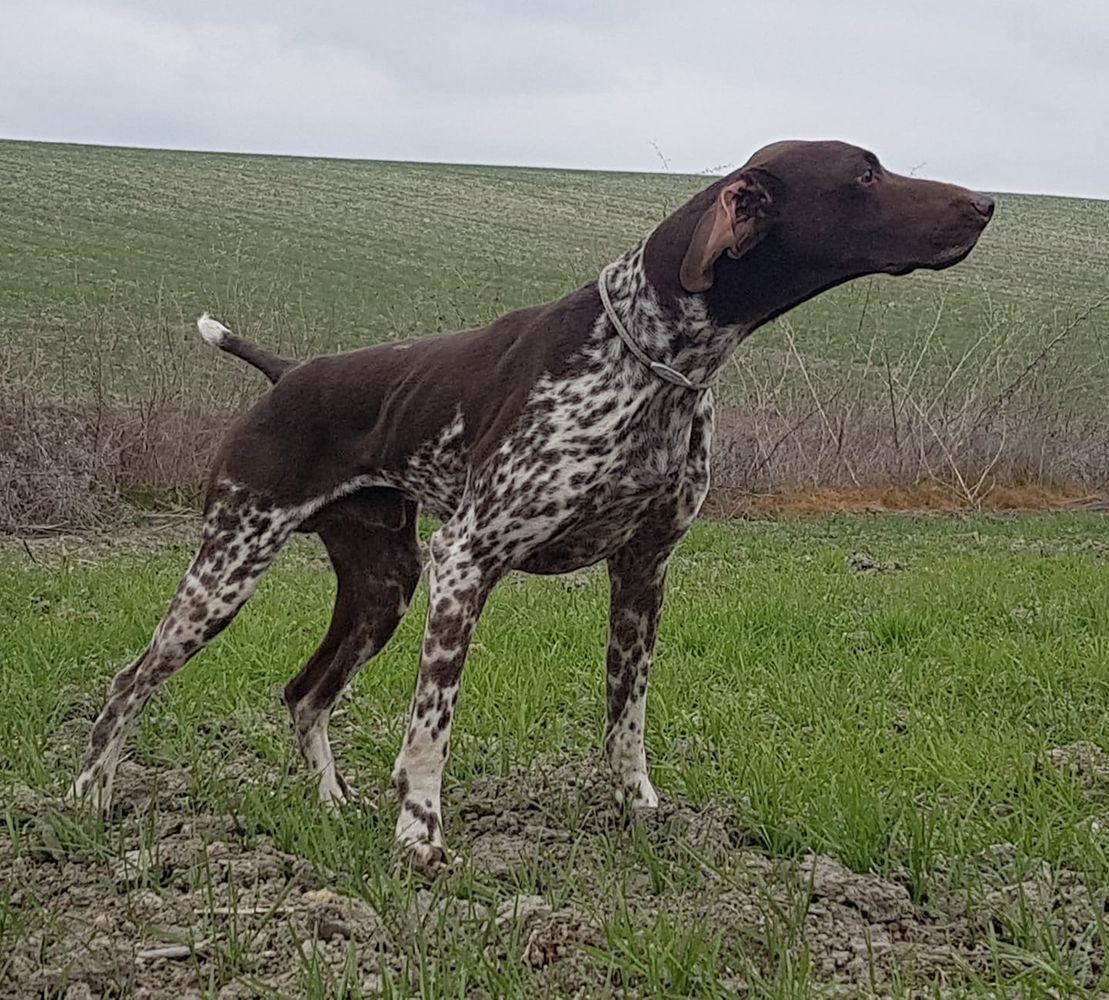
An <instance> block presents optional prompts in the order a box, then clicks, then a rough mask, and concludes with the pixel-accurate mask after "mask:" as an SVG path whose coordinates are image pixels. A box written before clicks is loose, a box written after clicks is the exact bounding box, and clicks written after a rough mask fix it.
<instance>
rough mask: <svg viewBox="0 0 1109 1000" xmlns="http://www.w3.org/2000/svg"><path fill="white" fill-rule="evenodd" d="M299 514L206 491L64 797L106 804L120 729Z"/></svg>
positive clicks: (239, 601)
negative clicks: (184, 553)
mask: <svg viewBox="0 0 1109 1000" xmlns="http://www.w3.org/2000/svg"><path fill="white" fill-rule="evenodd" d="M300 517H301V515H300V514H299V513H298V512H296V511H290V510H286V509H279V508H274V507H272V506H269V505H267V504H265V503H263V502H261V501H259V500H258V499H257V498H256V497H252V496H251V495H250V494H248V493H247V492H246V491H244V490H242V489H241V488H239V487H236V486H233V485H230V484H220V485H218V486H216V487H215V488H214V489H213V491H212V493H211V495H210V496H209V499H208V503H207V507H206V511H205V520H204V530H203V536H202V540H201V544H200V548H199V550H198V551H197V554H196V556H195V557H194V558H193V561H192V564H191V565H190V566H189V569H188V571H187V572H186V574H185V577H184V579H182V581H181V583H180V584H179V585H178V587H177V592H176V593H175V594H174V597H173V600H172V601H171V602H170V606H169V610H168V611H167V612H166V614H165V617H164V618H163V619H162V621H161V623H160V624H159V625H158V627H157V628H156V629H155V631H154V635H153V637H152V638H151V640H150V644H149V645H148V646H147V647H146V649H145V650H143V652H142V653H141V654H140V655H139V657H138V659H136V660H135V662H134V663H132V664H131V665H130V666H129V667H127V668H126V669H125V670H123V671H121V672H120V673H119V674H117V675H116V678H115V680H114V681H113V683H112V690H111V695H110V696H109V698H108V703H107V704H106V705H105V706H104V710H103V711H102V712H101V713H100V716H99V718H97V720H96V722H95V724H94V725H93V727H92V733H91V735H90V736H89V745H88V749H87V751H86V753H85V756H84V758H83V760H82V762H81V770H80V773H79V774H78V776H77V779H76V780H75V781H74V783H73V787H72V788H71V789H70V796H71V798H73V799H75V800H82V799H87V800H88V801H89V803H90V804H91V805H93V806H94V807H96V808H100V809H106V808H107V807H108V805H109V804H110V801H111V794H112V781H113V778H114V777H115V770H116V765H117V764H118V762H119V753H120V749H121V747H122V746H123V741H124V739H125V738H126V736H127V732H128V730H129V729H130V727H131V726H132V725H133V724H134V722H135V720H136V719H138V717H139V715H140V714H141V713H142V711H143V709H144V708H145V707H146V704H147V702H149V701H150V698H151V696H152V695H153V694H154V692H155V691H156V690H157V689H158V688H159V687H160V686H161V685H162V684H163V683H164V682H165V681H166V680H167V679H168V678H169V677H170V676H171V675H172V674H173V673H175V672H176V671H177V670H179V669H180V668H181V667H183V666H184V665H185V664H186V663H187V662H188V661H189V660H190V659H191V658H192V657H193V656H195V655H196V654H197V653H198V652H199V651H200V650H201V649H203V648H204V647H205V646H207V645H208V643H210V642H211V641H212V640H213V639H214V638H215V637H216V636H217V635H218V634H219V633H220V632H222V631H223V629H225V628H226V627H227V626H228V625H229V624H230V622H231V619H232V618H234V617H235V614H236V613H237V612H238V610H239V609H240V608H241V607H242V606H243V604H245V603H246V601H247V599H248V598H249V597H250V596H251V594H253V593H254V590H255V588H256V587H257V584H258V578H259V577H260V576H261V575H262V573H263V571H264V570H265V569H266V567H267V566H269V564H270V563H271V562H272V561H273V558H274V556H276V555H277V552H278V550H279V549H280V548H281V546H282V544H283V543H284V542H285V540H286V539H287V538H288V537H289V534H290V532H291V531H292V530H293V528H294V527H295V526H296V524H297V522H298V521H299V520H300Z"/></svg>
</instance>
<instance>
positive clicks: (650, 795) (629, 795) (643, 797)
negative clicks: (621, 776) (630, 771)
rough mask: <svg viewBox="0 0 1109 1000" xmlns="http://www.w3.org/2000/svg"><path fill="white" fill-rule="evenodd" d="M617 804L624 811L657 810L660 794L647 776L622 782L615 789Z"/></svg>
mask: <svg viewBox="0 0 1109 1000" xmlns="http://www.w3.org/2000/svg"><path fill="white" fill-rule="evenodd" d="M615 795H616V804H617V805H618V806H620V807H621V808H623V809H657V808H658V792H656V791H655V786H654V785H652V784H651V779H650V778H648V777H647V775H645V774H643V775H639V776H637V777H635V778H632V779H631V780H630V781H622V782H619V783H618V784H617V785H616V788H615Z"/></svg>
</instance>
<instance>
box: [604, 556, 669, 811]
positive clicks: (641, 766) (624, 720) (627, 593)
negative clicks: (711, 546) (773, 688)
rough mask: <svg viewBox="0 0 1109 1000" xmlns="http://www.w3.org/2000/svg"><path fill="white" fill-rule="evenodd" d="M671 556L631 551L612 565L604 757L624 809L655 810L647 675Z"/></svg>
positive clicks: (613, 559) (611, 559) (611, 560)
mask: <svg viewBox="0 0 1109 1000" xmlns="http://www.w3.org/2000/svg"><path fill="white" fill-rule="evenodd" d="M669 556H670V550H669V549H667V550H666V551H665V552H658V551H655V552H650V551H648V552H644V551H643V549H641V548H638V547H634V546H629V547H627V548H625V549H622V550H621V551H619V552H617V553H616V554H615V555H613V556H612V557H611V558H610V559H609V560H608V574H609V581H610V583H611V586H612V596H611V603H610V607H609V619H608V725H607V727H606V729H605V740H604V751H605V758H606V759H607V761H608V764H609V767H610V768H611V769H612V771H613V776H614V778H615V781H616V797H617V799H618V801H620V802H621V803H626V804H627V805H630V806H636V807H640V808H654V807H655V806H657V805H658V795H656V794H655V789H654V787H653V786H652V785H651V779H650V778H649V777H648V776H647V753H646V750H645V749H644V746H643V730H644V725H645V723H646V717H647V674H648V671H649V670H650V667H651V654H652V652H653V650H654V646H655V637H656V636H657V634H658V623H659V617H660V615H661V613H662V598H663V591H664V589H665V582H666V562H667V559H668V558H669Z"/></svg>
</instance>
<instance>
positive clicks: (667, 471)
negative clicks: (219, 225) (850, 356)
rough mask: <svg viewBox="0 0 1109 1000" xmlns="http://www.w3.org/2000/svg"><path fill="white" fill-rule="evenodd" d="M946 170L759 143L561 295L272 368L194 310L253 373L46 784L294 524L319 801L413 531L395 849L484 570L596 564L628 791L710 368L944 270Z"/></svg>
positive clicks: (701, 448) (116, 725) (388, 624)
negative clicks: (352, 692)
mask: <svg viewBox="0 0 1109 1000" xmlns="http://www.w3.org/2000/svg"><path fill="white" fill-rule="evenodd" d="M993 208H994V206H993V201H992V200H991V199H990V198H989V197H987V196H985V195H982V194H976V193H974V192H972V191H968V190H965V189H964V188H960V187H955V186H952V185H949V184H940V183H936V182H933V181H925V180H918V179H915V178H908V177H900V176H897V175H896V174H892V173H889V172H887V171H886V170H884V169H883V168H882V166H881V165H880V164H879V162H878V160H877V158H876V157H875V156H874V155H872V154H871V153H868V152H866V151H864V150H862V149H858V148H856V147H854V146H849V145H846V144H844V143H840V142H780V143H775V144H774V145H771V146H767V147H766V148H764V149H761V150H759V151H758V152H757V153H755V155H754V156H752V157H751V159H750V160H749V161H748V162H747V163H746V164H745V165H744V166H743V167H741V168H740V169H739V170H736V171H735V172H734V173H731V174H729V175H728V176H727V177H724V178H722V179H721V180H717V181H715V182H714V183H713V184H711V185H710V186H709V187H708V188H707V189H705V190H704V191H702V192H700V193H699V194H697V195H696V196H694V197H693V198H692V199H690V200H689V201H688V202H687V203H686V204H685V205H683V206H682V207H681V208H679V209H678V210H677V211H676V212H674V214H673V215H671V216H670V217H669V218H667V219H665V220H663V222H662V223H661V224H660V225H659V226H658V228H657V229H655V230H654V232H653V233H651V235H650V236H648V237H647V239H646V240H645V241H644V242H643V243H641V244H640V245H639V246H638V247H636V248H635V249H634V250H632V251H630V252H629V253H627V254H625V255H624V256H623V257H621V258H620V259H619V260H617V261H615V262H614V263H612V264H610V265H609V266H608V267H606V268H605V269H604V272H603V273H602V275H601V277H600V280H599V281H597V282H590V283H589V284H587V285H585V286H584V287H582V288H579V289H578V290H577V291H574V292H571V293H570V294H569V295H567V296H566V297H565V298H563V299H560V300H559V301H557V302H553V303H551V304H549V305H545V306H537V307H533V308H527V309H521V310H519V311H517V312H514V313H511V314H509V315H507V316H504V317H502V318H501V319H499V320H497V321H496V322H494V323H492V324H491V325H490V326H488V327H485V328H484V329H481V330H470V331H467V332H464V333H459V334H455V335H453V336H448V337H433V338H429V339H424V340H418V341H415V342H411V343H402V344H396V345H392V344H386V345H380V346H377V347H371V348H367V349H365V350H359V351H354V352H351V353H349V354H340V355H334V356H326V357H318V358H313V359H311V360H308V361H304V362H300V363H298V362H295V361H291V360H286V359H284V358H279V357H277V356H276V355H273V354H271V353H269V352H268V351H266V350H264V349H262V348H260V347H258V346H257V345H254V344H251V343H248V342H247V341H245V340H242V339H241V338H239V337H236V336H235V335H234V334H232V333H231V331H229V330H228V329H226V328H225V327H224V326H222V325H221V324H219V323H217V322H215V321H214V320H212V319H209V318H208V317H207V316H205V317H203V318H202V319H201V320H200V322H199V327H200V332H201V334H202V335H203V337H204V339H205V340H206V341H208V342H209V343H211V344H214V345H216V346H218V347H220V348H221V349H223V350H224V351H228V352H229V353H231V354H234V355H236V356H238V357H240V358H242V359H243V360H245V361H247V362H249V363H250V364H252V365H254V366H255V367H256V368H259V369H260V370H261V371H262V372H263V373H264V374H265V375H266V376H267V377H268V378H269V379H270V381H271V382H273V383H274V387H273V389H272V390H271V391H270V392H269V393H268V394H267V395H266V396H265V397H264V398H263V399H262V400H261V401H260V402H259V403H258V404H257V405H255V406H254V407H253V408H252V409H251V410H250V411H249V412H247V413H246V414H245V415H244V416H242V417H241V418H239V419H238V420H237V422H236V423H235V424H234V426H233V427H232V428H231V429H230V431H229V433H228V434H227V437H226V439H225V440H224V442H223V444H222V447H221V449H220V451H219V453H218V456H217V458H216V461H215V465H214V469H213V472H212V476H211V480H210V484H209V489H208V496H207V500H206V502H205V508H204V509H205V520H204V529H203V537H202V541H201V544H200V549H199V551H198V553H197V555H196V557H195V558H194V560H193V562H192V565H191V566H190V567H189V570H188V572H187V573H186V575H185V578H184V579H183V580H182V582H181V584H180V586H179V587H178V588H177V592H176V594H175V596H174V597H173V600H172V602H171V604H170V606H169V611H168V613H167V614H166V616H165V617H164V618H163V619H162V622H161V624H159V626H158V627H157V629H156V630H155V632H154V635H153V638H152V639H151V641H150V645H149V646H148V647H147V648H146V649H145V650H143V652H142V654H141V655H140V656H139V657H138V659H137V660H135V662H134V663H133V664H131V666H129V667H127V669H125V670H124V671H123V672H122V673H120V674H119V675H118V676H117V677H116V678H115V681H114V684H113V686H112V691H111V697H110V698H109V700H108V703H107V706H106V707H105V708H104V711H103V712H102V713H101V715H100V717H99V718H98V719H97V721H96V724H95V726H94V727H93V730H92V735H91V738H90V743H89V748H88V751H87V755H86V756H85V758H84V760H83V763H82V768H81V772H80V774H79V776H78V777H77V779H76V781H75V783H74V786H73V789H72V790H71V794H72V795H73V796H75V797H76V798H86V797H87V798H88V799H90V800H91V801H92V802H93V803H94V804H95V805H96V806H97V807H100V808H104V807H106V805H107V803H108V801H109V799H110V796H111V787H112V776H113V773H114V771H115V769H116V764H117V761H118V759H119V753H120V747H121V744H122V742H123V740H124V737H125V735H126V733H127V731H128V729H129V727H130V726H131V725H132V724H133V723H134V722H135V720H136V718H137V717H138V716H139V714H140V713H141V712H142V710H143V708H144V706H145V705H146V704H147V702H148V701H149V700H150V697H151V696H152V695H153V694H154V692H155V690H156V689H157V688H158V686H159V685H160V684H162V683H163V682H164V681H165V680H166V679H167V678H168V677H169V676H170V675H171V674H173V673H174V671H176V670H178V669H180V668H181V667H182V666H184V664H185V663H186V661H188V660H189V658H190V657H192V656H193V655H194V654H195V653H197V652H198V651H199V650H200V649H201V648H202V647H204V646H205V645H207V644H208V643H209V642H211V641H212V639H213V638H215V636H216V635H217V634H218V633H219V632H220V631H221V630H223V629H224V628H226V627H227V625H228V624H229V623H230V621H231V619H232V618H233V617H234V616H235V614H236V612H237V611H238V610H239V609H240V608H241V607H242V606H243V604H244V603H245V602H246V600H247V599H248V598H249V597H250V595H251V594H252V593H253V592H254V589H255V587H256V585H257V582H258V578H259V577H260V576H261V574H262V572H263V571H264V570H265V569H266V567H267V566H269V564H270V563H271V562H272V560H273V558H274V557H275V556H276V555H277V552H278V550H279V549H280V548H281V546H282V545H283V544H284V542H285V540H286V539H287V538H288V537H289V535H290V533H292V532H294V531H300V532H314V533H316V534H318V535H319V536H320V537H321V538H322V539H323V542H324V545H325V546H326V547H327V551H328V554H329V555H330V557H331V562H332V564H333V565H334V567H335V572H336V574H337V576H338V593H337V596H336V598H335V608H334V612H333V616H332V620H331V626H330V628H329V629H328V631H327V635H326V636H325V637H324V639H323V642H322V643H321V645H320V647H319V649H317V650H316V652H315V653H314V654H313V655H312V657H311V659H309V660H308V662H307V664H306V665H305V666H304V668H303V669H302V670H301V672H300V673H299V674H298V675H297V676H296V677H295V678H294V679H293V680H292V681H291V682H290V683H289V685H288V686H287V687H286V688H285V701H286V703H287V705H288V707H289V710H290V712H291V713H292V717H293V721H294V724H295V728H296V734H297V739H298V740H299V743H300V749H301V752H302V753H303V755H304V758H305V760H306V761H307V762H308V764H309V766H310V767H311V768H312V770H313V771H314V772H315V773H316V774H317V775H318V776H319V796H320V799H321V800H322V801H323V802H324V803H325V804H326V805H328V806H331V805H334V804H337V803H342V802H343V801H345V800H346V799H347V798H348V796H349V795H350V790H349V789H348V787H347V784H346V782H344V781H343V779H342V778H341V777H340V775H339V772H338V770H337V769H336V766H335V760H334V757H333V756H332V753H331V745H330V743H329V741H328V736H327V724H328V719H329V717H330V714H331V710H332V708H333V706H334V704H335V701H336V698H337V697H338V696H339V693H340V692H341V691H342V690H343V689H344V688H345V687H346V685H347V684H348V683H350V680H351V678H352V677H353V675H354V674H355V672H356V671H357V670H358V669H359V667H360V666H361V665H362V664H363V663H365V662H366V661H367V660H368V659H369V658H370V657H372V656H373V655H374V654H375V653H376V652H377V651H378V650H380V649H381V648H382V646H384V645H385V643H386V642H387V641H388V640H389V638H390V636H391V635H392V634H393V632H394V630H395V629H396V627H397V624H398V623H399V622H400V620H401V618H402V616H403V615H404V613H405V611H406V609H407V608H408V603H409V601H410V599H411V597H412V592H413V590H414V589H415V587H416V582H417V580H418V578H419V576H420V573H421V568H422V567H421V557H420V548H419V546H418V544H417V538H416V526H417V512H418V510H419V508H420V506H421V505H422V506H423V507H425V508H426V509H427V510H429V511H430V512H431V513H432V514H434V515H435V516H436V517H438V518H440V519H441V520H442V527H441V528H439V530H438V531H436V532H435V534H434V536H433V537H432V539H431V544H430V559H429V570H428V577H429V581H428V585H429V591H430V593H429V604H428V615H427V627H426V632H425V636H424V641H423V649H422V653H421V657H420V671H419V679H418V680H417V683H416V690H415V694H414V696H413V699H412V704H411V709H410V721H409V724H408V729H407V733H406V735H405V738H404V741H403V745H402V746H401V749H400V754H399V756H398V757H397V760H396V766H395V768H394V770H393V780H394V782H395V784H396V788H397V792H398V793H399V796H400V816H399V819H398V821H397V826H396V840H397V843H398V846H399V847H400V849H401V851H402V854H403V855H404V856H405V857H406V858H407V859H408V860H409V861H410V862H411V863H413V864H415V865H417V866H419V867H422V868H425V869H434V868H436V867H437V866H439V865H441V864H443V863H444V862H445V861H446V858H447V855H446V851H445V849H444V847H443V840H442V827H443V822H442V812H441V808H440V784H441V781H442V776H443V767H444V764H445V762H446V759H447V752H448V747H449V745H450V733H451V719H452V716H453V714H454V710H455V705H456V703H457V701H458V691H459V682H460V679H461V675H462V667H463V663H464V662H465V659H466V651H467V647H468V646H469V643H470V637H471V635H472V634H473V630H474V625H475V624H476V622H477V620H478V616H479V615H480V614H481V611H482V607H483V605H484V604H485V601H486V598H487V597H488V596H489V592H490V590H492V588H493V586H494V584H496V583H497V581H498V580H499V579H500V578H501V577H503V576H504V575H505V574H506V573H507V572H508V571H509V570H524V571H526V572H530V573H543V574H547V573H563V572H566V571H568V570H573V569H577V568H579V567H582V566H588V565H590V564H592V563H596V562H598V561H599V560H602V559H604V560H606V561H607V564H608V572H609V577H610V580H611V586H612V592H611V609H610V613H609V634H608V661H607V666H608V725H607V729H606V733H605V737H604V753H605V757H606V758H607V762H608V765H609V766H610V767H611V770H612V772H613V775H614V779H615V787H616V794H617V796H618V797H619V799H620V800H621V801H622V802H624V803H625V804H627V805H631V806H642V807H650V806H654V805H656V803H657V801H658V798H657V796H656V794H655V790H654V788H653V787H652V786H651V782H650V779H649V778H648V776H647V760H646V756H645V754H644V749H643V728H644V719H645V715H646V704H647V674H648V670H649V667H650V662H651V652H652V648H653V646H654V643H655V634H656V632H657V629H658V622H659V613H660V609H661V607H662V596H663V582H664V580H665V576H666V565H667V561H668V560H669V558H670V555H671V553H672V552H673V551H674V547H675V546H676V545H677V543H678V542H679V541H680V540H681V538H682V536H683V535H684V534H685V532H686V531H687V529H688V528H689V526H690V524H691V522H692V521H693V519H694V518H695V517H696V515H697V512H698V510H699V508H700V506H701V503H702V501H703V500H704V498H705V493H706V491H707V489H708V483H709V451H710V444H711V441H712V427H713V403H712V393H711V392H710V391H709V388H708V386H709V383H710V381H711V380H712V378H713V376H714V375H715V374H716V373H717V372H718V371H719V370H720V368H721V366H722V365H723V364H724V363H725V362H726V361H727V359H728V357H729V356H730V355H731V353H732V351H734V350H735V347H736V345H737V344H739V342H740V341H741V340H743V339H744V338H745V337H746V336H748V335H749V334H750V333H751V332H752V331H753V330H755V329H756V328H757V327H759V326H761V325H762V324H764V323H766V322H767V321H768V320H771V319H773V318H774V317H775V316H778V315H780V314H781V313H784V312H785V311H786V310H788V309H791V308H793V307H794V306H796V305H798V304H799V303H801V302H804V301H805V300H806V299H809V298H811V297H813V296H814V295H817V294H818V293H819V292H822V291H824V290H825V289H828V288H831V287H833V286H834V285H839V284H841V283H843V282H845V281H849V280H850V279H852V278H857V277H859V276H860V275H865V274H874V273H886V274H907V273H908V272H909V271H912V270H914V269H915V268H931V269H933V270H937V269H940V268H945V267H949V266H950V265H952V264H955V263H956V262H958V261H960V260H962V259H963V258H964V257H966V255H967V254H968V253H969V252H970V251H971V249H972V248H973V247H974V245H975V242H976V241H977V239H978V237H979V235H980V234H981V232H982V231H983V229H984V228H985V226H986V223H987V222H988V221H989V219H990V216H991V215H992V213H993Z"/></svg>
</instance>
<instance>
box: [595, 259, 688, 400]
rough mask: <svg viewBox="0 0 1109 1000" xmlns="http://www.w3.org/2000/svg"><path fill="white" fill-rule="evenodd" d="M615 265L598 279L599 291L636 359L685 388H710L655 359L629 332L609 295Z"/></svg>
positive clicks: (661, 377)
mask: <svg viewBox="0 0 1109 1000" xmlns="http://www.w3.org/2000/svg"><path fill="white" fill-rule="evenodd" d="M613 267H615V264H609V265H608V267H606V268H605V269H604V270H603V271H602V272H601V276H600V278H598V279H597V291H598V292H600V293H601V305H603V306H604V307H605V313H606V314H607V315H608V318H609V319H610V320H611V321H612V325H613V327H615V329H616V335H617V336H618V337H619V338H620V339H621V340H622V341H623V342H624V344H625V346H626V347H627V348H628V350H629V351H631V352H632V354H633V355H634V356H635V358H636V360H638V361H640V362H642V364H643V365H644V366H645V367H647V368H648V369H650V370H651V371H652V372H653V373H654V374H655V375H657V376H658V377H659V378H660V379H662V380H663V381H664V382H671V383H673V384H674V385H680V386H681V387H682V388H683V389H689V390H690V391H691V392H704V391H705V390H706V389H708V388H710V383H708V382H694V381H693V380H692V379H690V378H689V377H688V376H686V375H683V374H682V373H681V372H680V371H677V370H676V369H674V368H671V367H670V366H669V365H667V364H663V362H661V361H654V360H653V359H652V358H651V356H650V355H649V354H647V352H646V351H644V350H643V348H642V347H640V346H639V345H638V344H637V343H636V342H635V341H634V340H633V339H632V335H631V334H630V333H628V328H627V327H626V326H624V324H623V321H622V320H621V319H620V317H619V316H617V315H616V310H615V309H613V308H612V300H611V299H610V298H609V297H608V275H609V272H610V271H611V270H612V269H613Z"/></svg>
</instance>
